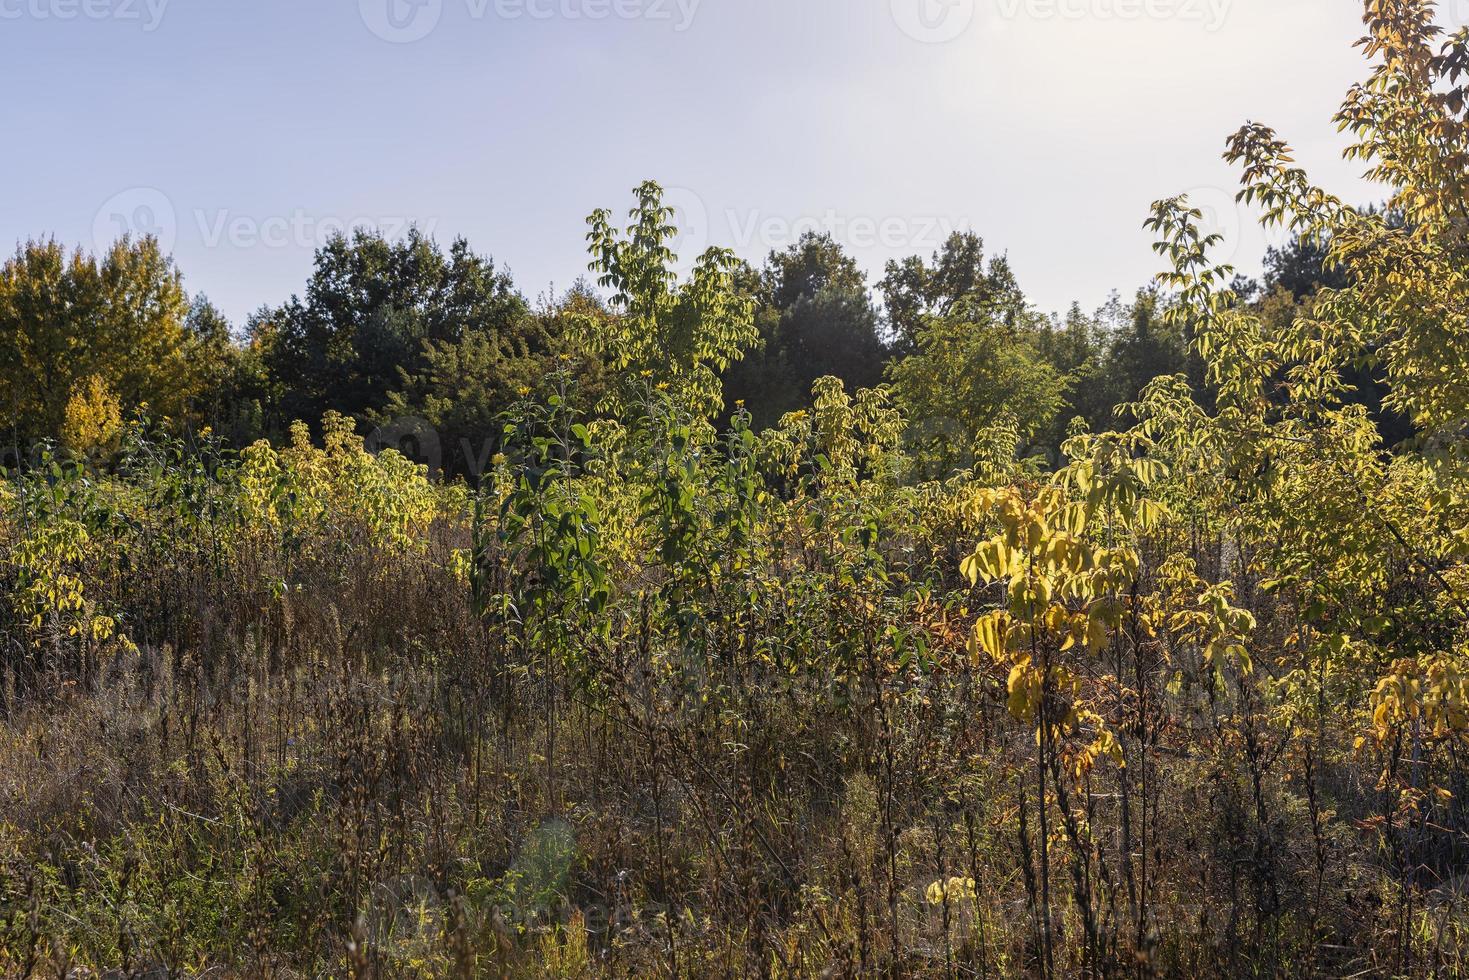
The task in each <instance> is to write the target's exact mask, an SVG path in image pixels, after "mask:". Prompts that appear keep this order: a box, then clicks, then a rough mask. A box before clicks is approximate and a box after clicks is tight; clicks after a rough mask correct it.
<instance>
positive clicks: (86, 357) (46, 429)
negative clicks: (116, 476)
mask: <svg viewBox="0 0 1469 980" xmlns="http://www.w3.org/2000/svg"><path fill="white" fill-rule="evenodd" d="M187 316H188V301H187V298H186V297H185V294H184V289H183V285H182V281H181V278H180V276H179V273H178V271H177V270H176V269H175V268H174V266H173V263H172V261H171V260H170V259H169V258H168V257H167V256H165V255H164V254H163V253H162V252H161V251H160V250H159V248H158V242H157V241H156V240H155V239H153V238H142V239H139V240H138V241H132V240H130V239H128V238H123V239H122V240H120V241H118V242H117V243H116V244H114V245H113V246H112V248H111V249H110V250H109V251H108V252H107V253H106V254H105V255H103V256H101V257H100V258H97V257H93V256H91V255H86V254H83V253H82V252H81V251H76V252H74V253H72V254H71V255H67V254H66V252H65V251H64V250H63V249H62V247H61V246H60V245H59V244H57V243H56V242H55V241H54V240H51V241H43V242H28V243H27V244H25V245H23V246H21V247H19V248H18V249H17V250H16V253H15V256H14V257H13V258H11V259H10V260H9V261H7V262H6V263H5V265H4V266H3V267H0V425H3V427H4V428H5V429H6V430H7V433H8V434H10V435H13V436H15V437H18V438H19V439H20V440H22V441H26V442H29V441H31V440H35V439H41V438H50V437H55V436H57V435H58V434H59V432H60V430H61V427H62V424H63V422H64V420H65V416H66V407H67V404H68V403H69V402H71V400H72V399H73V397H75V396H81V397H83V398H85V397H86V396H87V393H88V392H90V391H91V390H92V389H93V387H94V379H98V380H99V382H100V384H101V385H102V386H103V387H104V388H105V389H106V390H107V391H108V392H109V393H110V395H111V397H113V398H115V399H116V401H117V405H118V408H119V410H120V411H121V412H122V413H123V414H124V415H126V414H129V413H132V412H135V411H137V410H138V409H139V408H140V407H141V406H142V405H144V404H146V405H148V407H149V409H150V411H151V412H152V413H154V414H155V415H157V416H160V417H163V416H166V417H171V418H176V417H178V416H179V415H181V414H183V413H185V412H187V411H188V410H189V407H190V405H191V403H192V402H193V400H194V398H195V397H196V396H197V395H198V393H199V388H200V380H201V379H200V376H199V374H198V373H197V372H195V371H194V370H193V369H192V366H191V364H190V360H189V355H190V351H191V347H192V344H191V337H190V333H189V330H188V327H187V325H186V320H187Z"/></svg>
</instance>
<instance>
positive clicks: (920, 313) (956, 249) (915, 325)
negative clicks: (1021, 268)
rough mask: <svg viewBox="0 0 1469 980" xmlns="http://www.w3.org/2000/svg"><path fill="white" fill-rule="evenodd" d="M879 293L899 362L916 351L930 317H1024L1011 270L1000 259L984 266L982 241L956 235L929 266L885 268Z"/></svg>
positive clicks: (917, 260)
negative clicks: (966, 313)
mask: <svg viewBox="0 0 1469 980" xmlns="http://www.w3.org/2000/svg"><path fill="white" fill-rule="evenodd" d="M878 289H879V290H881V292H882V296H883V306H884V307H885V309H886V312H887V321H888V343H889V345H890V347H891V348H892V351H893V353H895V354H897V355H898V356H907V355H909V354H911V353H913V352H914V351H916V350H917V349H918V335H919V333H920V332H921V331H922V330H923V326H924V323H925V321H926V320H927V319H928V318H930V317H950V316H956V315H960V314H961V311H962V310H965V309H981V310H986V311H988V314H987V315H994V316H996V317H997V318H998V319H1001V320H1009V321H1014V320H1015V319H1016V318H1018V317H1019V316H1020V315H1021V314H1023V313H1024V311H1025V297H1024V295H1023V294H1022V293H1021V292H1020V287H1019V285H1018V284H1017V283H1016V282H1015V276H1014V274H1013V273H1012V272H1011V271H1010V264H1009V263H1008V262H1007V261H1006V260H1005V259H1004V258H1003V257H1002V258H998V259H991V260H990V262H989V264H988V265H987V266H986V264H985V255H984V240H983V239H981V238H980V237H979V236H978V235H975V234H974V233H973V232H954V233H953V234H952V235H950V236H949V238H948V240H947V241H946V242H944V246H943V248H942V249H941V250H940V251H937V252H935V253H934V254H933V258H932V259H931V261H929V262H927V263H925V262H924V261H923V259H922V258H921V257H920V256H916V255H914V256H910V257H909V258H906V259H904V260H903V261H902V262H889V263H888V264H887V269H886V273H885V274H884V276H883V278H882V281H881V282H879V283H878Z"/></svg>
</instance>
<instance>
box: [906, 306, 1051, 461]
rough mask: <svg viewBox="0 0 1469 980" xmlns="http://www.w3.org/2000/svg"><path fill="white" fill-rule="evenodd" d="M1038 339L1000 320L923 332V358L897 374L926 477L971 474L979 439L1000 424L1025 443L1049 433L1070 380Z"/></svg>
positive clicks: (949, 320) (939, 325) (917, 356)
mask: <svg viewBox="0 0 1469 980" xmlns="http://www.w3.org/2000/svg"><path fill="white" fill-rule="evenodd" d="M1036 336H1037V333H1036V332H1035V331H1033V330H1030V331H1026V330H1017V329H1015V328H1013V327H1011V326H1009V325H1007V324H1004V323H1000V322H996V321H994V320H988V319H967V318H966V319H961V318H953V317H938V318H934V319H931V320H929V321H928V324H927V325H926V326H925V327H924V328H923V329H922V330H921V331H920V332H919V334H918V337H917V343H918V350H917V352H916V353H914V354H913V355H912V356H910V357H906V358H904V359H903V360H901V361H898V362H896V363H894V365H893V366H892V368H891V369H890V372H889V374H890V377H891V380H892V385H893V394H894V399H895V401H896V402H897V404H898V406H899V408H901V409H902V411H903V414H904V416H905V417H906V418H907V419H908V420H909V440H908V441H909V444H910V447H911V450H912V452H913V454H914V457H915V460H916V461H917V462H918V464H919V467H920V470H921V472H922V473H923V475H927V476H932V477H947V476H949V475H950V474H952V473H953V472H954V471H955V470H958V469H963V468H967V467H968V466H969V465H970V460H971V459H972V457H973V452H974V446H975V443H976V440H978V439H980V438H981V437H982V436H983V435H984V434H985V433H986V432H987V431H988V430H989V429H991V428H993V427H995V426H1000V425H1003V426H1006V427H1013V432H1014V436H1015V438H1016V440H1017V441H1018V442H1019V443H1020V444H1021V445H1032V444H1033V443H1034V442H1035V440H1036V439H1037V437H1041V436H1043V435H1045V434H1047V433H1048V431H1049V429H1050V427H1051V426H1052V424H1053V423H1054V422H1055V421H1056V419H1057V416H1058V415H1059V414H1060V412H1061V410H1062V408H1063V407H1064V406H1065V404H1066V393H1067V389H1068V387H1069V382H1068V379H1067V377H1066V375H1065V374H1064V373H1062V372H1061V371H1060V370H1058V369H1057V368H1056V367H1055V365H1053V364H1052V363H1050V362H1049V361H1048V360H1047V358H1046V357H1045V356H1044V355H1043V354H1042V353H1041V351H1040V350H1039V349H1038V347H1037V344H1036Z"/></svg>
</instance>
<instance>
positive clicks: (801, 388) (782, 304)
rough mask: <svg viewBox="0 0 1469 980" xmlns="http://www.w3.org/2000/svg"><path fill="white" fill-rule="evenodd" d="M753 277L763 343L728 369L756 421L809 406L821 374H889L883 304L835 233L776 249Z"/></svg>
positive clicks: (859, 382) (869, 381)
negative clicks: (876, 305)
mask: <svg viewBox="0 0 1469 980" xmlns="http://www.w3.org/2000/svg"><path fill="white" fill-rule="evenodd" d="M749 280H751V282H750V286H749V287H748V288H749V290H750V292H751V293H752V294H753V296H754V297H755V299H756V302H757V304H758V306H757V312H756V324H757V327H758V329H759V332H760V344H759V347H758V349H757V350H755V351H754V352H752V353H751V355H750V356H749V357H747V358H746V359H745V360H743V361H741V362H739V363H738V364H736V365H735V366H734V367H733V368H732V369H731V370H730V371H729V372H728V374H727V376H726V381H725V391H726V398H727V400H728V401H742V402H744V403H745V405H746V406H747V408H748V409H749V411H750V414H751V418H752V420H753V424H754V425H755V427H756V428H766V427H768V426H771V425H774V424H775V423H776V422H778V421H779V420H780V418H781V417H782V416H784V415H785V414H786V413H788V412H793V411H796V410H798V409H800V408H803V407H805V406H806V405H807V404H808V403H809V401H810V392H811V388H812V385H813V384H814V383H815V382H816V379H817V378H821V377H836V378H840V379H841V380H842V381H843V382H844V383H845V385H846V386H847V387H848V388H852V389H858V388H870V387H873V386H875V385H877V384H878V383H880V382H881V380H882V374H883V365H884V363H885V362H886V360H887V352H886V350H885V348H884V346H883V342H882V332H881V324H880V321H879V317H878V313H877V310H876V309H875V308H874V307H873V305H872V299H871V296H870V295H869V293H868V290H867V284H866V281H865V279H864V277H863V275H862V272H861V270H860V269H859V268H858V267H857V263H856V262H855V261H854V260H853V259H852V258H851V257H850V256H848V255H847V254H846V253H845V251H843V249H842V247H841V245H840V244H839V243H837V242H836V241H835V240H834V239H832V237H831V236H830V235H825V234H821V235H818V234H816V233H814V232H808V233H807V234H805V235H804V236H802V238H801V240H800V241H799V242H797V243H796V244H794V245H792V246H790V247H789V248H787V249H786V250H784V251H781V252H771V254H770V257H769V259H768V260H767V261H766V264H765V268H764V269H763V270H761V271H760V272H759V273H758V274H755V273H753V272H752V273H750V274H749Z"/></svg>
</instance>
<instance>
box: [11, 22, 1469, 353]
mask: <svg viewBox="0 0 1469 980" xmlns="http://www.w3.org/2000/svg"><path fill="white" fill-rule="evenodd" d="M1443 6H1444V8H1445V9H1444V17H1443V19H1444V22H1445V23H1453V24H1464V23H1466V22H1469V0H1446V3H1445V4H1444V5H1443ZM1360 13H1361V4H1360V3H1358V2H1356V0H0V81H3V82H4V91H5V92H6V98H5V100H4V101H3V104H0V132H3V133H4V134H5V137H6V139H5V144H6V152H4V153H0V181H3V186H4V187H5V188H6V189H7V190H6V192H5V193H4V194H3V195H0V247H3V248H5V249H6V251H8V250H9V249H10V248H12V247H13V246H14V245H15V244H17V243H19V242H21V241H24V240H27V239H31V238H36V237H50V236H54V237H55V238H57V239H58V240H59V241H61V242H63V243H66V244H68V245H75V246H81V247H83V248H86V249H89V250H96V249H99V248H104V247H106V245H107V244H108V243H110V242H111V241H112V240H113V239H114V238H115V237H116V236H117V235H118V234H119V233H120V232H122V231H132V232H134V233H138V232H152V233H155V234H158V235H159V237H160V239H161V240H162V241H163V242H164V244H165V245H166V246H167V247H168V248H169V249H170V250H171V252H172V254H173V255H174V257H175V260H176V261H177V263H178V266H179V268H180V269H181V270H182V272H183V275H184V281H185V285H186V287H187V288H188V289H189V291H190V292H191V293H200V292H202V293H205V294H207V295H208V296H209V297H210V298H211V299H212V300H213V301H214V302H215V303H216V305H218V306H219V307H220V308H221V309H222V310H223V311H224V312H225V313H226V314H227V315H228V316H229V317H230V318H231V319H232V320H234V321H235V322H236V324H239V323H242V322H243V320H244V319H245V317H246V316H247V315H248V314H249V313H250V312H251V311H252V310H254V309H257V308H259V307H261V306H262V305H274V304H278V303H280V302H282V301H284V300H286V299H288V298H289V297H290V296H291V295H292V294H293V293H299V292H301V291H302V290H303V288H304V284H305V282H306V279H307V277H308V275H309V274H310V270H311V261H312V254H313V251H314V249H315V247H316V246H317V245H319V244H320V243H321V242H323V241H325V240H326V238H327V237H328V236H329V235H330V234H331V233H332V232H333V231H335V230H339V229H341V228H348V227H356V226H361V225H369V226H376V227H379V228H381V229H382V230H383V231H384V232H385V233H387V234H389V235H400V234H402V232H403V231H404V230H405V229H406V228H407V227H408V226H409V225H411V224H416V225H418V226H419V227H420V228H422V229H423V230H425V231H428V232H431V233H432V234H433V235H434V236H435V237H436V238H438V239H439V240H440V241H441V242H443V243H445V244H447V243H448V242H449V241H451V240H452V239H454V238H455V237H458V236H463V237H465V238H467V239H468V240H469V242H470V244H471V245H472V246H473V247H474V249H475V250H476V251H478V252H481V253H484V254H489V255H491V256H493V257H494V259H495V260H496V262H497V263H498V264H500V265H501V266H502V267H507V268H509V269H510V270H511V271H512V273H513V274H514V277H515V280H516V283H517V285H518V286H519V288H520V289H521V290H522V291H523V292H524V293H525V294H526V295H527V296H528V297H531V298H535V297H537V296H541V295H546V294H550V293H552V292H559V291H561V290H564V289H565V288H567V287H568V286H570V285H571V284H572V283H573V282H574V281H575V280H576V278H577V277H579V276H581V275H583V274H584V273H585V270H586V262H587V258H586V254H585V242H584V239H583V236H584V234H585V231H586V226H585V219H586V216H587V215H588V214H589V213H590V212H591V211H593V210H594V209H596V208H599V207H606V208H610V209H613V210H614V212H615V213H617V214H618V215H622V214H625V213H626V211H627V209H628V208H629V207H630V206H631V204H632V200H633V198H632V194H631V190H632V188H634V187H635V186H636V185H637V184H639V183H640V182H642V181H643V180H646V179H654V180H657V181H658V182H659V183H661V184H663V185H664V186H665V187H666V188H668V200H669V202H670V203H671V204H673V205H674V206H675V207H676V208H677V209H678V215H679V219H680V221H681V224H682V226H683V228H684V231H683V232H682V234H681V235H680V239H679V241H678V243H677V247H678V250H679V251H680V253H681V254H682V255H683V256H684V258H685V260H687V259H689V258H691V257H692V255H693V254H694V253H696V252H697V251H699V250H702V249H703V248H704V247H706V246H708V245H725V246H729V247H731V248H733V249H734V250H735V251H736V252H737V253H738V254H740V255H741V256H742V257H745V258H747V259H750V260H752V261H757V262H758V261H760V260H762V259H763V258H764V256H765V255H766V254H767V253H768V252H769V251H771V250H772V249H780V248H784V247H785V246H787V245H789V244H791V243H792V242H794V241H795V240H796V239H797V238H798V237H799V236H800V234H801V233H802V232H803V231H805V230H817V231H829V232H830V233H831V234H832V235H833V236H834V237H836V238H837V239H838V240H839V241H841V242H843V243H844V244H845V245H847V247H848V249H849V251H850V252H851V253H852V254H853V255H854V256H855V257H856V258H857V260H858V261H859V263H860V264H861V265H862V266H863V268H864V269H866V270H867V272H868V275H869V280H870V281H871V282H873V283H874V284H875V283H876V281H877V279H878V278H880V276H881V272H882V266H883V264H884V263H885V262H886V261H887V260H889V259H893V258H901V257H903V256H906V255H911V254H925V255H926V254H928V253H931V252H932V251H934V250H935V249H936V248H937V247H938V246H939V245H940V244H942V241H943V239H944V238H945V237H946V236H947V234H948V232H949V231H951V230H955V229H958V230H972V231H975V232H977V233H978V234H979V235H981V236H982V237H983V238H984V239H985V242H986V245H987V248H988V250H989V251H990V253H991V254H1001V253H1004V254H1007V255H1008V256H1009V259H1010V262H1011V264H1012V266H1013V267H1014V269H1015V271H1016V274H1017V276H1018V277H1019V279H1020V283H1021V285H1022V287H1023V288H1024V289H1025V290H1026V292H1027V293H1028V294H1029V295H1030V296H1031V297H1032V298H1033V299H1034V301H1035V302H1036V304H1037V305H1038V306H1040V307H1041V308H1042V309H1044V310H1047V311H1053V310H1055V311H1062V310H1064V309H1065V308H1066V307H1068V306H1069V305H1070V304H1071V303H1072V302H1073V301H1076V302H1080V303H1081V304H1082V306H1083V307H1086V308H1089V309H1090V308H1094V307H1096V306H1098V305H1100V304H1101V303H1103V302H1104V301H1105V300H1106V299H1107V297H1108V294H1109V293H1110V292H1111V291H1112V290H1119V291H1121V292H1122V293H1123V294H1124V295H1126V294H1129V293H1131V292H1132V291H1133V290H1135V289H1136V288H1138V287H1139V286H1142V285H1144V284H1146V283H1147V282H1148V281H1149V279H1150V278H1151V277H1152V275H1153V274H1154V273H1155V272H1157V271H1158V268H1159V261H1158V259H1157V257H1156V256H1155V255H1154V254H1153V253H1152V251H1151V249H1150V248H1149V245H1150V240H1151V236H1150V235H1149V233H1148V232H1146V231H1145V230H1144V229H1143V227H1142V223H1143V221H1144V219H1145V218H1146V217H1147V214H1148V206H1149V203H1150V202H1152V201H1153V200H1155V199H1158V198H1160V197H1165V196H1171V195H1174V194H1178V193H1183V192H1188V193H1189V194H1190V196H1191V197H1192V199H1193V200H1194V201H1195V202H1196V203H1197V204H1198V205H1200V206H1201V207H1203V208H1204V210H1205V211H1206V213H1207V214H1208V215H1209V222H1210V225H1211V227H1214V228H1217V230H1219V231H1220V232H1222V233H1223V234H1224V235H1225V236H1226V239H1227V244H1226V246H1225V247H1224V248H1223V249H1222V251H1221V253H1220V254H1219V256H1218V258H1219V259H1220V260H1221V261H1233V262H1234V263H1235V264H1236V265H1238V266H1239V268H1240V269H1241V271H1244V272H1247V273H1251V274H1253V273H1256V272H1258V271H1259V268H1260V259H1261V256H1262V254H1263V252H1264V250H1265V247H1266V245H1267V244H1269V243H1270V242H1273V241H1277V240H1278V234H1277V233H1268V234H1267V233H1266V232H1265V231H1263V230H1262V229H1260V228H1259V227H1258V225H1257V224H1256V221H1255V217H1256V216H1255V215H1254V214H1253V213H1251V212H1249V211H1248V210H1244V209H1241V208H1238V207H1236V205H1235V204H1234V201H1233V196H1234V191H1235V189H1236V186H1237V174H1236V172H1235V171H1234V169H1233V168H1232V167H1230V166H1229V165H1228V164H1227V163H1225V162H1224V161H1223V160H1222V159H1221V157H1220V154H1221V152H1222V150H1223V146H1224V140H1225V138H1226V137H1227V136H1228V135H1229V134H1230V133H1232V132H1233V131H1234V130H1236V129H1237V128H1238V127H1239V126H1240V125H1241V124H1242V123H1244V122H1245V121H1247V120H1255V121H1259V122H1264V123H1266V124H1268V125H1271V126H1273V127H1275V128H1276V129H1277V131H1278V132H1279V133H1280V134H1281V135H1282V136H1283V137H1284V138H1285V139H1287V140H1288V141H1289V142H1290V143H1291V144H1292V146H1294V147H1295V148H1296V150H1297V159H1298V160H1299V161H1300V162H1301V164H1302V165H1303V166H1305V167H1306V168H1307V170H1308V172H1309V173H1310V174H1311V176H1312V178H1313V179H1314V180H1315V181H1316V182H1318V183H1320V184H1322V185H1323V186H1325V187H1327V188H1328V189H1330V190H1332V191H1334V192H1335V193H1337V194H1339V195H1340V196H1342V197H1344V198H1345V199H1347V200H1351V201H1360V202H1362V203H1367V202H1370V201H1375V200H1377V199H1379V198H1381V197H1382V194H1381V192H1380V190H1378V189H1376V188H1373V187H1371V186H1369V185H1367V184H1365V183H1363V182H1362V181H1361V180H1360V179H1359V177H1358V175H1359V173H1360V170H1361V164H1359V163H1347V162H1344V161H1342V159H1341V155H1340V153H1341V149H1342V147H1343V146H1344V145H1345V140H1344V138H1343V137H1342V136H1341V135H1340V134H1338V133H1337V132H1336V131H1335V127H1334V126H1333V125H1332V123H1331V116H1332V113H1333V111H1334V110H1335V108H1336V107H1337V106H1338V104H1339V103H1340V101H1341V97H1342V95H1343V93H1344V92H1345V91H1346V89H1347V87H1348V86H1349V85H1350V84H1351V83H1352V82H1353V81H1355V80H1357V79H1359V78H1361V77H1364V76H1365V73H1366V68H1365V65H1364V62H1363V61H1362V59H1361V56H1360V54H1359V52H1357V51H1356V50H1355V49H1354V48H1353V47H1352V42H1353V41H1355V40H1356V39H1357V38H1358V37H1359V36H1360V34H1361V23H1360Z"/></svg>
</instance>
